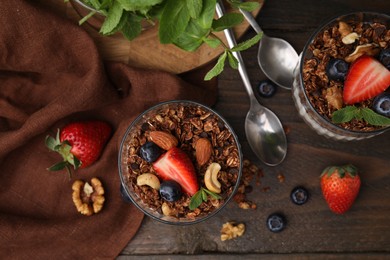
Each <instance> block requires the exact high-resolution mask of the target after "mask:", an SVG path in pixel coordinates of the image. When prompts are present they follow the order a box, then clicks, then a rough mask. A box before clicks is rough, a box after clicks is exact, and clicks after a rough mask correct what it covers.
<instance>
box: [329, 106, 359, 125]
mask: <svg viewBox="0 0 390 260" xmlns="http://www.w3.org/2000/svg"><path fill="white" fill-rule="evenodd" d="M357 109H358V108H357V107H355V106H346V107H344V108H342V109H339V110H337V111H335V112H333V114H332V122H333V123H335V124H340V123H345V122H349V121H351V120H352V119H354V118H355V114H356V113H357V112H356V111H357Z"/></svg>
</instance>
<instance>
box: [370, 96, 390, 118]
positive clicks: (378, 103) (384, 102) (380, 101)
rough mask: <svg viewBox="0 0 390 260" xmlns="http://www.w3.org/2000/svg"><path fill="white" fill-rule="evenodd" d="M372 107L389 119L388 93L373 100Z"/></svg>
mask: <svg viewBox="0 0 390 260" xmlns="http://www.w3.org/2000/svg"><path fill="white" fill-rule="evenodd" d="M372 107H373V109H374V111H375V112H377V113H378V114H380V115H382V116H387V117H390V93H382V94H380V95H378V96H376V97H375V98H374V101H373V102H372Z"/></svg>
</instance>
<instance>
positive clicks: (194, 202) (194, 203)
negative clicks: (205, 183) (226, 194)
mask: <svg viewBox="0 0 390 260" xmlns="http://www.w3.org/2000/svg"><path fill="white" fill-rule="evenodd" d="M209 196H210V197H212V198H213V199H216V200H219V199H222V197H221V196H219V195H218V194H216V193H214V192H212V191H209V190H208V189H205V188H203V187H201V188H200V190H198V192H197V193H195V194H194V196H192V197H191V200H190V205H189V208H190V210H194V209H196V208H197V207H199V206H200V204H202V202H203V201H205V202H206V201H207V200H208V197H209Z"/></svg>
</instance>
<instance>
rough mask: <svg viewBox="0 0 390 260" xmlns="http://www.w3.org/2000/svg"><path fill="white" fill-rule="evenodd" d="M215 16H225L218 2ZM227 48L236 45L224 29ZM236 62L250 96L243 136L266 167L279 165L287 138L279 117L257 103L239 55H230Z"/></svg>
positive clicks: (231, 35)
mask: <svg viewBox="0 0 390 260" xmlns="http://www.w3.org/2000/svg"><path fill="white" fill-rule="evenodd" d="M216 11H217V15H218V17H221V16H223V14H224V13H225V10H224V7H223V5H222V3H221V2H220V1H218V2H217V6H216ZM224 33H225V36H226V39H227V42H228V44H229V46H230V48H232V47H234V46H235V45H236V44H237V43H236V40H235V38H234V34H233V32H232V31H231V30H229V29H226V30H224ZM233 55H234V56H235V57H236V59H237V60H238V71H239V73H240V75H241V78H242V81H243V83H244V86H245V88H246V91H247V92H248V95H249V101H250V109H249V111H248V113H247V115H246V118H245V134H246V138H247V140H248V143H249V145H250V147H251V148H252V150H253V152H254V153H255V154H256V155H257V157H259V159H260V160H261V161H262V162H264V163H265V164H267V165H269V166H275V165H278V164H279V163H281V162H282V161H283V160H284V158H285V157H286V154H287V139H286V134H285V132H284V130H283V126H282V124H281V122H280V120H279V118H278V117H277V116H276V115H275V114H274V113H273V112H272V111H271V110H269V109H268V108H266V107H264V106H262V105H260V104H259V102H258V101H257V99H256V97H255V95H254V93H253V89H252V86H251V83H250V81H249V77H248V74H247V72H246V68H245V64H244V62H243V59H242V57H241V53H240V52H233Z"/></svg>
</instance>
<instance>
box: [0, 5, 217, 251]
mask: <svg viewBox="0 0 390 260" xmlns="http://www.w3.org/2000/svg"><path fill="white" fill-rule="evenodd" d="M1 5H2V8H1V9H0V24H1V27H0V258H1V259H4V258H12V259H15V258H19V259H20V258H23V259H27V258H28V259H31V258H32V259H37V258H39V259H47V258H53V257H56V258H71V259H78V258H87V259H91V258H114V257H115V256H117V255H118V254H119V253H120V252H121V250H122V249H123V248H124V247H125V245H126V244H127V243H128V242H129V241H130V239H131V238H132V237H133V236H134V235H135V233H136V231H137V230H138V228H139V226H140V224H141V221H142V219H143V215H142V214H141V213H140V211H138V210H137V209H136V208H135V207H134V206H133V205H132V204H126V203H124V202H123V201H122V198H121V196H120V192H119V185H120V184H119V183H120V182H119V176H118V167H117V154H118V148H119V143H120V140H121V138H122V135H123V133H124V132H125V129H126V127H127V126H128V125H129V124H130V122H131V121H132V120H133V119H134V118H135V117H136V116H137V115H138V114H139V113H141V112H142V111H143V110H144V109H146V108H148V107H150V106H151V105H154V104H156V103H158V102H160V101H165V100H170V99H191V100H196V101H199V102H201V103H204V104H207V105H211V104H213V103H214V102H215V99H216V85H215V84H207V85H206V84H204V85H203V83H202V85H203V86H202V87H197V86H195V85H191V84H188V83H186V82H185V81H183V80H182V79H180V78H179V77H177V76H174V75H170V74H168V73H165V72H161V71H145V70H140V69H136V68H131V67H128V66H127V65H124V64H119V63H107V64H104V63H103V62H102V61H101V60H100V56H99V54H98V51H97V49H96V47H95V45H94V43H93V41H92V40H91V38H90V37H89V36H88V34H87V33H86V32H84V31H83V30H82V29H81V28H80V27H78V26H77V25H74V24H73V23H71V22H69V21H67V20H65V19H63V18H60V17H58V16H56V15H54V14H52V13H50V12H48V11H45V10H43V9H41V8H40V7H39V6H38V5H37V4H36V3H34V2H28V1H22V0H14V1H1ZM198 76H199V75H198ZM188 78H190V76H189V75H186V79H188ZM198 82H201V81H198ZM82 119H102V120H105V121H107V122H109V123H110V124H111V125H112V126H113V128H114V133H113V136H112V137H111V139H110V141H109V142H108V144H107V146H106V148H105V150H104V152H103V154H102V156H101V158H100V159H99V161H98V162H97V163H95V164H93V165H92V166H90V167H88V168H86V169H82V170H78V172H77V173H76V174H74V175H73V179H72V180H71V181H69V178H68V175H67V174H66V173H65V172H54V173H53V172H48V171H47V170H46V168H47V167H49V166H51V165H52V164H53V163H55V162H57V161H58V160H59V159H60V157H59V155H57V154H55V153H53V152H49V150H48V149H47V148H46V147H45V146H44V139H45V136H46V135H47V134H54V133H55V131H56V129H57V128H58V127H62V126H63V125H64V124H65V123H67V122H70V121H73V120H82ZM92 177H98V178H99V179H100V180H101V181H102V183H103V185H104V187H105V190H106V194H105V197H106V202H105V205H104V208H103V210H102V212H100V213H99V214H96V215H93V216H90V217H86V216H83V215H81V214H79V213H78V212H77V211H76V208H75V206H74V205H73V202H72V196H71V194H72V190H71V185H72V183H73V181H74V180H75V179H82V180H84V181H89V180H90V179H91V178H92Z"/></svg>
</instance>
